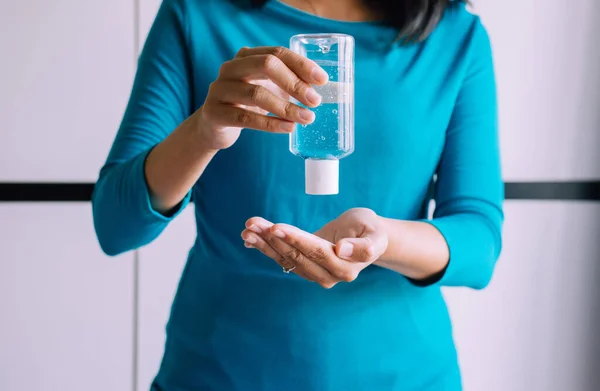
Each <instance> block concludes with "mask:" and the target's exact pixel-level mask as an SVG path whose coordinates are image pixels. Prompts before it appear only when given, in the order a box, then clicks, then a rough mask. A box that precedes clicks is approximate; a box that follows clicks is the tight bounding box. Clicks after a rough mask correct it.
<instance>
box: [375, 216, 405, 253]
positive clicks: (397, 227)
mask: <svg viewBox="0 0 600 391" xmlns="http://www.w3.org/2000/svg"><path fill="white" fill-rule="evenodd" d="M377 218H378V220H379V224H380V226H381V227H382V229H383V230H384V231H385V234H386V236H387V238H388V246H387V248H386V250H385V252H384V253H383V254H382V255H381V257H379V259H378V260H377V261H376V262H375V263H376V264H377V263H380V264H387V263H389V262H393V263H396V264H399V263H402V260H403V259H404V248H405V246H404V243H403V242H404V240H403V239H404V238H405V237H407V235H405V234H404V231H405V230H406V229H407V227H406V224H405V223H406V222H405V221H403V220H394V219H388V218H385V217H382V216H379V215H378V216H377Z"/></svg>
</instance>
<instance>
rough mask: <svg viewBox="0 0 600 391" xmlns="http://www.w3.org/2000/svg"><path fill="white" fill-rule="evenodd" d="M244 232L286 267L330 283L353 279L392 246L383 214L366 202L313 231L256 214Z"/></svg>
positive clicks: (249, 244)
mask: <svg viewBox="0 0 600 391" xmlns="http://www.w3.org/2000/svg"><path fill="white" fill-rule="evenodd" d="M242 238H243V239H244V241H245V245H246V247H249V248H256V249H258V250H260V251H261V252H262V253H263V254H265V255H266V256H268V257H270V258H272V259H273V260H274V261H275V262H277V263H278V264H279V265H280V266H281V267H282V268H283V269H284V271H288V272H289V271H293V272H294V273H296V274H298V275H299V276H301V277H303V278H305V279H307V280H309V281H313V282H316V283H318V284H320V285H321V286H323V287H324V288H327V289H329V288H332V287H333V286H335V285H336V284H337V283H338V282H341V281H344V282H351V281H354V280H355V279H356V277H357V276H358V274H359V273H360V272H361V271H362V270H363V269H364V268H366V267H367V266H369V265H370V264H372V263H373V262H375V261H376V260H377V259H378V258H379V257H380V256H381V255H383V253H384V252H385V251H386V249H387V246H388V236H387V233H386V231H385V229H384V228H383V225H382V224H381V221H380V218H379V216H377V214H376V213H375V212H373V211H372V210H370V209H365V208H355V209H350V210H348V211H347V212H345V213H343V214H342V215H341V216H339V217H338V218H337V219H335V220H333V221H331V222H329V223H327V224H326V225H325V226H324V227H323V228H321V229H320V230H318V231H317V232H315V233H314V234H310V233H308V232H306V231H303V230H301V229H299V228H296V227H294V226H291V225H287V224H273V223H271V222H269V221H267V220H265V219H263V218H260V217H253V218H251V219H249V220H248V221H247V222H246V229H245V230H244V231H243V232H242Z"/></svg>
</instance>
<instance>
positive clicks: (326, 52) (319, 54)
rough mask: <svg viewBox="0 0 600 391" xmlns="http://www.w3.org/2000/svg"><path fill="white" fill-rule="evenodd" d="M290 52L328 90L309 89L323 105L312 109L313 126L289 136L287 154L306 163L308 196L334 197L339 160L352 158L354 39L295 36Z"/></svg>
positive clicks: (337, 186)
mask: <svg viewBox="0 0 600 391" xmlns="http://www.w3.org/2000/svg"><path fill="white" fill-rule="evenodd" d="M290 49H291V50H292V51H294V52H295V53H298V54H300V55H302V56H304V57H307V58H309V59H311V60H312V61H314V62H315V63H317V64H318V65H319V66H320V67H321V68H323V69H324V70H325V71H326V72H327V74H328V75H329V82H328V83H327V84H325V85H323V86H313V88H314V89H315V90H316V91H317V93H319V95H321V96H322V101H321V104H320V105H319V106H318V107H316V108H314V109H311V110H313V111H314V112H315V116H316V118H315V121H314V122H313V123H312V124H310V125H300V124H298V125H297V126H296V129H295V130H294V132H292V134H291V135H290V151H291V152H292V153H293V154H295V155H297V156H300V157H301V158H303V159H304V160H305V185H306V194H313V195H327V194H338V193H339V160H340V159H342V158H344V157H346V156H348V155H350V154H351V153H352V152H354V38H353V37H352V36H350V35H345V34H302V35H295V36H293V37H292V38H291V40H290ZM295 103H297V104H299V105H301V106H303V105H302V104H301V103H299V102H297V101H296V102H295ZM303 107H306V106H303Z"/></svg>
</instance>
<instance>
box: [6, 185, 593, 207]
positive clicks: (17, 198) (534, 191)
mask: <svg viewBox="0 0 600 391" xmlns="http://www.w3.org/2000/svg"><path fill="white" fill-rule="evenodd" d="M93 190H94V184H93V183H0V202H88V201H90V200H91V197H92V191H93ZM505 191H506V199H507V200H564V201H600V181H588V182H507V183H506V187H505Z"/></svg>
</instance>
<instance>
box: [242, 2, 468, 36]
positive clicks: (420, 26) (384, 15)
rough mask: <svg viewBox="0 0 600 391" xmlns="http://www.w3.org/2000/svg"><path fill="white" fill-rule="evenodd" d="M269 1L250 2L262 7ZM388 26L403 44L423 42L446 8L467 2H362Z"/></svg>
mask: <svg viewBox="0 0 600 391" xmlns="http://www.w3.org/2000/svg"><path fill="white" fill-rule="evenodd" d="M268 1H270V0H252V1H251V3H252V5H253V6H255V7H262V6H263V5H265V3H267V2H268ZM362 1H364V2H365V4H366V5H367V6H368V7H369V8H371V9H372V10H373V11H374V12H375V13H376V14H377V15H378V16H379V17H380V18H381V20H382V22H383V23H384V24H386V25H388V26H391V27H394V28H396V29H398V39H399V40H401V41H403V42H405V43H410V42H419V41H423V40H425V39H426V38H427V37H428V36H429V34H431V32H432V31H433V30H434V29H435V28H436V26H437V25H438V23H439V21H440V19H442V16H443V15H444V11H445V10H446V8H447V7H448V6H450V5H452V4H453V3H465V4H469V0H362Z"/></svg>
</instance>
